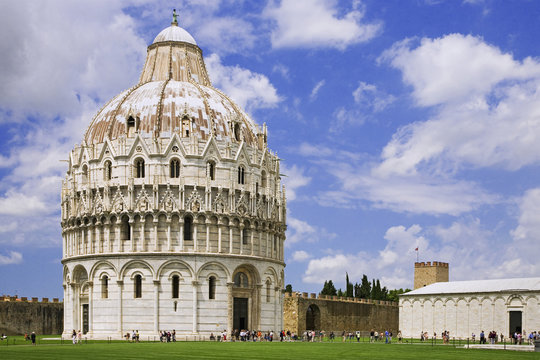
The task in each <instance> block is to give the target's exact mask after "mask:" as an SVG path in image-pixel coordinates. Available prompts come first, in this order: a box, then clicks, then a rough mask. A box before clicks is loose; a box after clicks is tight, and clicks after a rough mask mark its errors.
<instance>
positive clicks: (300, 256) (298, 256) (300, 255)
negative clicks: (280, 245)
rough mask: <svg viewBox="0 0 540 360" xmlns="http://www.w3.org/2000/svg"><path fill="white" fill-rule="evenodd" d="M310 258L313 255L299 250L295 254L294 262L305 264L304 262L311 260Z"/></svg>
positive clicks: (293, 256) (293, 255)
mask: <svg viewBox="0 0 540 360" xmlns="http://www.w3.org/2000/svg"><path fill="white" fill-rule="evenodd" d="M310 257H311V255H309V254H308V253H307V252H305V251H304V250H298V251H295V252H293V254H292V261H296V262H303V261H306V260H307V259H309V258H310Z"/></svg>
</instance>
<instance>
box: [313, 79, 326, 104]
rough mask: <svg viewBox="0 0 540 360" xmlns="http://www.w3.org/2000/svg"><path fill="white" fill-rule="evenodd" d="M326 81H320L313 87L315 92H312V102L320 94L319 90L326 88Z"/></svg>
mask: <svg viewBox="0 0 540 360" xmlns="http://www.w3.org/2000/svg"><path fill="white" fill-rule="evenodd" d="M325 82H326V81H325V80H324V79H323V80H321V81H319V82H318V83H317V84H316V85H315V86H314V87H313V90H311V94H309V99H310V100H311V101H313V100H315V99H316V98H317V94H318V93H319V90H321V88H322V87H323V86H324V84H325Z"/></svg>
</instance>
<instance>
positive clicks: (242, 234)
mask: <svg viewBox="0 0 540 360" xmlns="http://www.w3.org/2000/svg"><path fill="white" fill-rule="evenodd" d="M243 253H244V224H240V254H243Z"/></svg>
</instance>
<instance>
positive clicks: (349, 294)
mask: <svg viewBox="0 0 540 360" xmlns="http://www.w3.org/2000/svg"><path fill="white" fill-rule="evenodd" d="M345 286H346V287H345V291H346V293H345V296H347V297H353V296H354V295H353V284H351V283H350V282H349V274H348V273H345Z"/></svg>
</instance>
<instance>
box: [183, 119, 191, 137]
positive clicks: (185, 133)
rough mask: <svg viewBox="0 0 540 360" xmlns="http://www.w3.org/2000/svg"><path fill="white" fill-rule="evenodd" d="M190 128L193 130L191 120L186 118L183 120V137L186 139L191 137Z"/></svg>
mask: <svg viewBox="0 0 540 360" xmlns="http://www.w3.org/2000/svg"><path fill="white" fill-rule="evenodd" d="M190 128H191V126H190V121H189V118H188V117H187V116H184V117H183V118H182V135H183V136H184V137H189V130H190Z"/></svg>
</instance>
